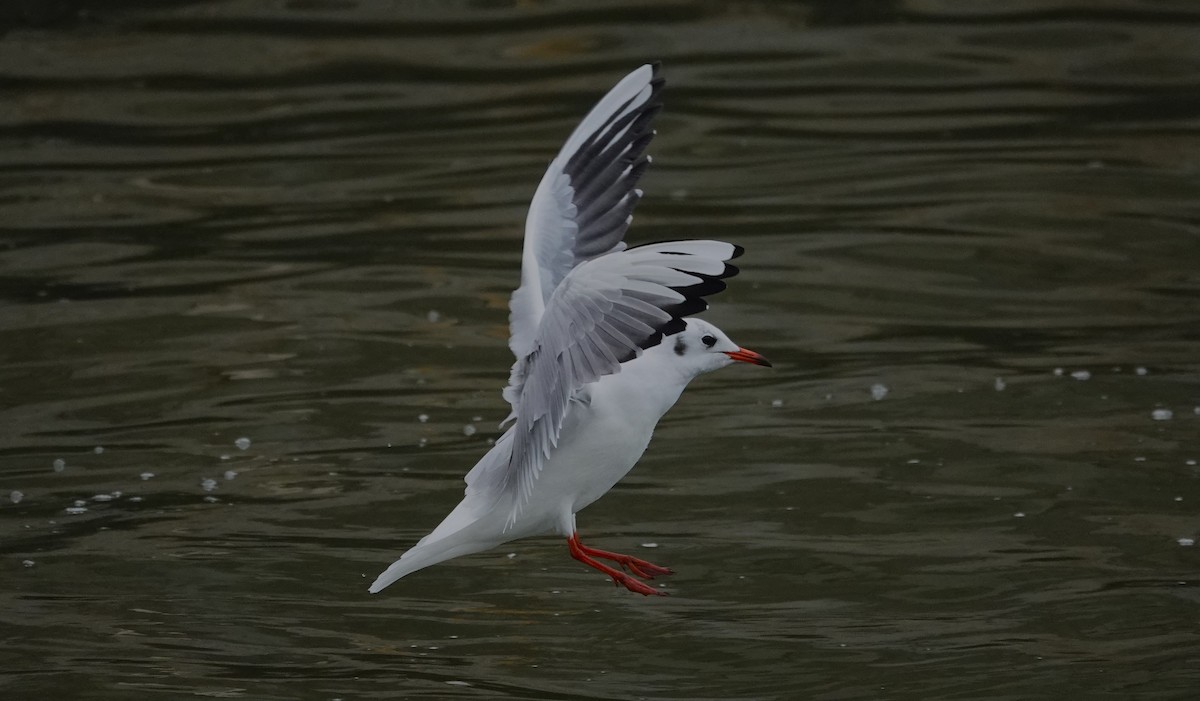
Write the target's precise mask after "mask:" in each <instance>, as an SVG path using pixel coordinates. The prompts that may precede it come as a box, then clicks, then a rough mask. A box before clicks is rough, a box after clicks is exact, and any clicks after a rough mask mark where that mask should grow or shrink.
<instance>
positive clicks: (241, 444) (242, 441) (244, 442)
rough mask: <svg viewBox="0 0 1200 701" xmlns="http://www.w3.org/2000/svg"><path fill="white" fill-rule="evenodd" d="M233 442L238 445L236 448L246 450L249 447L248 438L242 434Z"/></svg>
mask: <svg viewBox="0 0 1200 701" xmlns="http://www.w3.org/2000/svg"><path fill="white" fill-rule="evenodd" d="M233 444H234V445H236V446H237V447H238V450H247V449H249V448H250V439H249V438H246V437H245V436H242V437H241V438H239V439H237V440H236V441H234V442H233Z"/></svg>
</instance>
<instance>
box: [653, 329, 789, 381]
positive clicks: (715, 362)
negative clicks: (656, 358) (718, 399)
mask: <svg viewBox="0 0 1200 701" xmlns="http://www.w3.org/2000/svg"><path fill="white" fill-rule="evenodd" d="M683 321H684V324H685V326H684V328H683V330H682V331H680V332H679V333H675V334H672V335H670V336H667V337H666V338H664V339H663V340H662V343H661V344H660V345H661V350H659V352H660V353H664V354H667V355H668V356H669V357H670V358H671V359H672V360H671V362H672V364H673V365H675V366H676V367H678V368H679V369H680V370H682V371H683V372H684V373H685V374H689V375H691V376H692V377H695V376H696V375H700V374H703V373H706V372H712V371H713V370H719V369H721V368H723V367H725V366H727V365H732V364H734V363H737V362H741V363H751V364H753V365H764V366H766V367H771V362H770V361H769V360H767V359H766V358H764V357H762V356H761V355H759V354H758V353H755V352H754V351H752V350H747V349H745V348H742V347H741V346H739V345H738V344H736V343H734V342H733V341H731V340H729V337H728V336H726V335H725V332H724V331H722V330H721V329H718V328H717V327H716V326H713V325H712V324H710V323H708V322H707V321H703V320H701V319H693V318H688V319H684V320H683Z"/></svg>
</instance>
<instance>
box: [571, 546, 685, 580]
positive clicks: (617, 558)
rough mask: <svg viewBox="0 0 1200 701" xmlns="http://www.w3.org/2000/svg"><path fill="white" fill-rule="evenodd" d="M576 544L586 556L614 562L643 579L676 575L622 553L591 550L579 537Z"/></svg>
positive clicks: (663, 568)
mask: <svg viewBox="0 0 1200 701" xmlns="http://www.w3.org/2000/svg"><path fill="white" fill-rule="evenodd" d="M575 542H576V543H577V544H578V545H579V549H580V550H582V551H583V554H584V555H589V556H591V557H598V558H601V559H603V560H612V561H613V562H615V563H617V564H618V565H620V566H621V567H623V568H627V569H628V570H629V571H630V572H632V573H634V574H636V575H637V576H639V577H641V578H642V579H654V578H655V577H657V576H659V575H664V574H675V573H674V572H673V571H671V568H669V567H660V566H659V565H656V564H654V563H653V562H646V561H645V560H642V559H639V558H636V557H634V556H632V555H622V554H621V553H610V552H609V551H607V550H599V549H597V548H589V547H588V546H586V545H584V544H583V543H580V542H579V536H578V535H577V536H576V537H575Z"/></svg>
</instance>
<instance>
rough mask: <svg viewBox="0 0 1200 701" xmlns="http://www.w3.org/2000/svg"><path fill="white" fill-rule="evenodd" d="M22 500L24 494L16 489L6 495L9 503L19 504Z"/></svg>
mask: <svg viewBox="0 0 1200 701" xmlns="http://www.w3.org/2000/svg"><path fill="white" fill-rule="evenodd" d="M24 498H25V494H24V493H22V492H20V491H18V490H16V489H14V490H12V491H11V492H9V494H8V499H9V501H11V502H12V503H14V504H20V503H21V500H22V499H24Z"/></svg>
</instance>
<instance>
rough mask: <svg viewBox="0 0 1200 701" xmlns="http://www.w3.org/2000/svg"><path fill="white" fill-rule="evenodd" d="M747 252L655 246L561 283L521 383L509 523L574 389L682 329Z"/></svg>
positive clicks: (713, 244)
mask: <svg viewBox="0 0 1200 701" xmlns="http://www.w3.org/2000/svg"><path fill="white" fill-rule="evenodd" d="M740 253H741V249H740V248H738V247H737V246H734V245H732V244H728V243H724V242H721V241H673V242H668V243H659V244H651V245H648V246H639V247H636V248H631V249H628V250H624V251H618V252H615V253H610V254H608V255H605V256H601V257H599V258H595V259H593V260H591V261H587V262H585V263H583V264H581V265H579V266H578V267H576V268H575V269H574V270H572V271H571V272H570V273H569V274H568V275H567V276H566V277H565V278H564V279H563V280H562V282H561V283H559V285H558V287H557V288H556V289H555V290H554V294H553V295H552V296H551V297H550V301H549V303H548V304H547V305H546V309H545V312H544V313H543V315H542V319H541V324H540V325H539V326H538V331H537V334H536V336H535V338H534V341H533V347H532V349H531V351H530V352H529V354H528V355H527V356H526V357H525V358H523V359H522V360H523V361H524V368H525V374H524V381H523V383H522V384H521V385H520V386H519V387H517V388H515V389H516V390H517V394H516V396H515V397H514V399H515V405H516V407H515V408H516V412H515V413H516V421H517V423H516V426H515V427H514V430H513V448H512V458H511V460H510V462H509V464H508V469H507V473H506V478H505V479H506V482H505V487H506V488H507V489H508V490H513V491H512V493H513V495H514V496H515V497H516V498H515V499H514V507H513V511H512V513H511V514H510V516H509V519H508V525H510V526H511V525H512V523H513V522H515V520H516V519H517V517H518V516H519V515H520V513H521V510H522V508H523V507H524V505H525V504H526V503H527V501H528V499H529V496H530V494H531V493H532V492H533V488H534V483H535V482H536V480H537V478H538V475H539V474H540V473H541V471H542V468H543V466H544V465H545V462H546V459H547V458H548V457H549V456H550V454H551V453H552V451H553V450H554V448H555V447H556V446H557V445H558V436H559V431H560V430H561V428H562V424H563V420H564V418H565V417H566V413H567V410H568V406H569V404H570V401H571V397H572V395H573V394H575V393H576V392H577V391H579V390H580V389H581V388H583V387H584V386H585V385H587V384H589V383H592V382H595V381H597V380H599V379H600V378H601V377H603V376H605V375H610V374H613V373H615V372H619V371H620V369H621V363H622V362H624V361H626V360H629V359H631V358H634V357H637V356H638V355H640V354H641V353H642V351H643V350H644V349H646V348H650V347H652V346H654V345H655V344H657V343H659V342H661V340H662V338H663V336H664V335H669V334H671V333H674V332H676V331H679V330H680V329H682V327H683V322H682V319H681V313H680V312H686V313H695V312H696V311H702V310H703V309H705V308H707V306H708V305H707V303H706V302H705V301H704V299H703V297H704V296H705V295H708V294H713V293H715V292H719V291H720V290H722V289H724V282H722V279H723V278H726V277H730V276H732V275H734V274H736V273H737V268H735V267H734V266H732V265H729V264H728V263H726V261H728V260H730V259H731V258H734V257H736V256H737V255H739V254H740Z"/></svg>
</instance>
